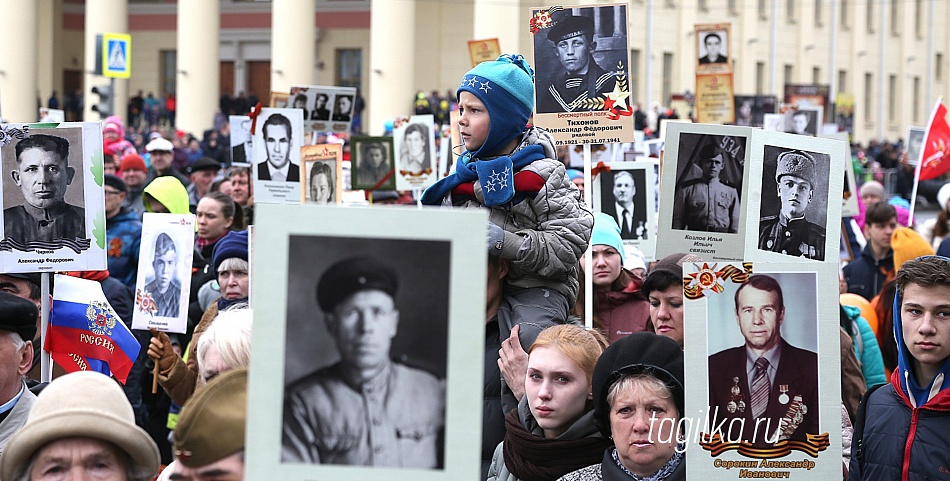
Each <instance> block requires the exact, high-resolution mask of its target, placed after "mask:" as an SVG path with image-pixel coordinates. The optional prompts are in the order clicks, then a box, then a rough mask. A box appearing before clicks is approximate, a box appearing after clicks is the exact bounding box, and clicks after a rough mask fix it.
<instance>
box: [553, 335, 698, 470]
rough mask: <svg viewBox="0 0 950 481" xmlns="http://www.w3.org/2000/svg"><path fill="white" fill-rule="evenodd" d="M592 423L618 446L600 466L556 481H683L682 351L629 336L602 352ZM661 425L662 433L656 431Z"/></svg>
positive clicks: (663, 341)
mask: <svg viewBox="0 0 950 481" xmlns="http://www.w3.org/2000/svg"><path fill="white" fill-rule="evenodd" d="M592 387H593V396H594V418H595V419H596V420H597V426H599V427H600V431H601V432H602V433H603V434H604V436H608V437H610V438H611V439H613V441H614V445H613V446H611V447H610V448H608V449H607V450H606V451H605V452H604V454H603V458H602V460H601V462H600V463H597V464H593V465H591V466H588V467H586V468H581V469H579V470H577V471H574V472H573V473H569V474H567V475H565V476H562V477H561V478H559V479H558V481H601V480H603V481H632V480H637V481H641V480H650V481H685V480H686V456H685V453H686V445H685V442H684V441H682V440H681V439H680V436H682V434H683V433H678V432H672V429H673V427H674V426H679V425H680V423H679V421H680V419H682V417H683V408H684V406H685V394H684V390H683V351H681V350H680V348H679V345H677V344H676V342H674V341H673V340H672V339H668V338H664V337H662V336H657V335H656V334H653V333H650V332H638V333H635V334H631V335H629V336H627V337H625V338H623V339H621V340H619V341H617V342H615V343H613V344H611V345H610V347H608V348H607V350H606V351H604V354H603V355H602V356H600V360H599V361H597V367H595V368H594V379H593V385H592ZM654 426H659V428H658V429H656V430H654V429H652V428H653V427H654Z"/></svg>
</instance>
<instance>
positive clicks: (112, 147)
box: [102, 115, 135, 164]
mask: <svg viewBox="0 0 950 481" xmlns="http://www.w3.org/2000/svg"><path fill="white" fill-rule="evenodd" d="M102 151H103V152H104V153H105V154H106V155H112V156H113V157H115V160H116V163H117V164H118V163H119V162H121V161H122V157H125V156H126V155H128V154H134V153H135V146H134V145H132V143H131V142H129V141H128V140H125V127H124V126H123V125H122V119H121V118H120V117H119V116H117V115H111V116H109V117H106V119H105V120H104V121H103V122H102Z"/></svg>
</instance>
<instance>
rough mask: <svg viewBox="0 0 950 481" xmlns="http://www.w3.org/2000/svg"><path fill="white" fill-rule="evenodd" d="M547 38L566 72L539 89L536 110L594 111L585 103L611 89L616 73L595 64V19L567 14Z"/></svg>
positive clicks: (542, 111) (549, 111)
mask: <svg viewBox="0 0 950 481" xmlns="http://www.w3.org/2000/svg"><path fill="white" fill-rule="evenodd" d="M548 40H550V41H551V42H552V43H553V44H554V51H555V53H557V57H558V60H560V62H561V66H562V67H564V70H565V72H564V73H563V74H561V75H558V76H557V77H556V78H555V80H554V83H552V84H551V85H550V86H549V87H548V88H547V90H542V89H539V90H538V112H539V113H552V112H584V111H589V110H594V109H593V108H592V106H590V105H587V103H586V102H585V101H586V100H589V99H595V98H598V97H601V96H602V95H603V94H606V93H607V92H612V91H613V90H614V85H615V84H616V83H617V80H616V73H615V72H609V71H606V70H604V69H603V68H601V66H600V65H597V62H596V61H595V60H594V56H593V55H592V54H591V53H592V52H593V51H594V50H596V49H597V43H596V42H594V20H593V19H591V18H590V17H585V16H575V15H568V16H566V17H564V18H562V19H560V20H558V21H557V23H555V24H554V26H553V27H551V29H550V30H549V31H548Z"/></svg>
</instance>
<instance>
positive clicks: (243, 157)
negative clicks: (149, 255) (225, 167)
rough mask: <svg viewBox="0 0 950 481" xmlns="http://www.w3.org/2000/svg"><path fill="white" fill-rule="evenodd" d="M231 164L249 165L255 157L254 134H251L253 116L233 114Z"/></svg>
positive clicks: (231, 122)
mask: <svg viewBox="0 0 950 481" xmlns="http://www.w3.org/2000/svg"><path fill="white" fill-rule="evenodd" d="M228 119H229V123H230V125H231V139H230V140H231V165H235V166H238V167H248V166H250V165H251V160H252V159H253V158H254V144H253V141H254V136H253V135H251V118H250V117H248V116H247V115H231V116H229V117H228Z"/></svg>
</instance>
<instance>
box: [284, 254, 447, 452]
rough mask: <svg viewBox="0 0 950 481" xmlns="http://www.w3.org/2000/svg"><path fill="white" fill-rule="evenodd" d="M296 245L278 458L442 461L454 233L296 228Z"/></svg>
mask: <svg viewBox="0 0 950 481" xmlns="http://www.w3.org/2000/svg"><path fill="white" fill-rule="evenodd" d="M289 252H290V253H291V254H290V255H291V256H293V258H292V259H291V262H290V263H289V272H288V290H289V292H288V304H287V317H286V318H287V327H286V341H285V342H286V360H285V371H284V372H285V379H284V383H285V393H284V412H283V420H282V426H283V431H282V432H283V434H282V449H281V461H282V462H283V463H303V464H337V465H352V466H374V467H395V468H416V469H442V468H443V467H444V456H443V455H444V451H445V442H444V436H443V433H444V430H445V409H446V406H445V403H446V398H445V376H446V371H447V352H448V345H447V340H448V316H449V302H448V299H449V272H450V269H449V265H450V260H451V258H450V255H451V243H450V242H448V241H430V240H404V239H385V238H353V237H326V236H301V235H291V236H290V238H289ZM299 252H320V253H321V255H320V256H312V255H304V256H295V255H294V254H293V253H299Z"/></svg>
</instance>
